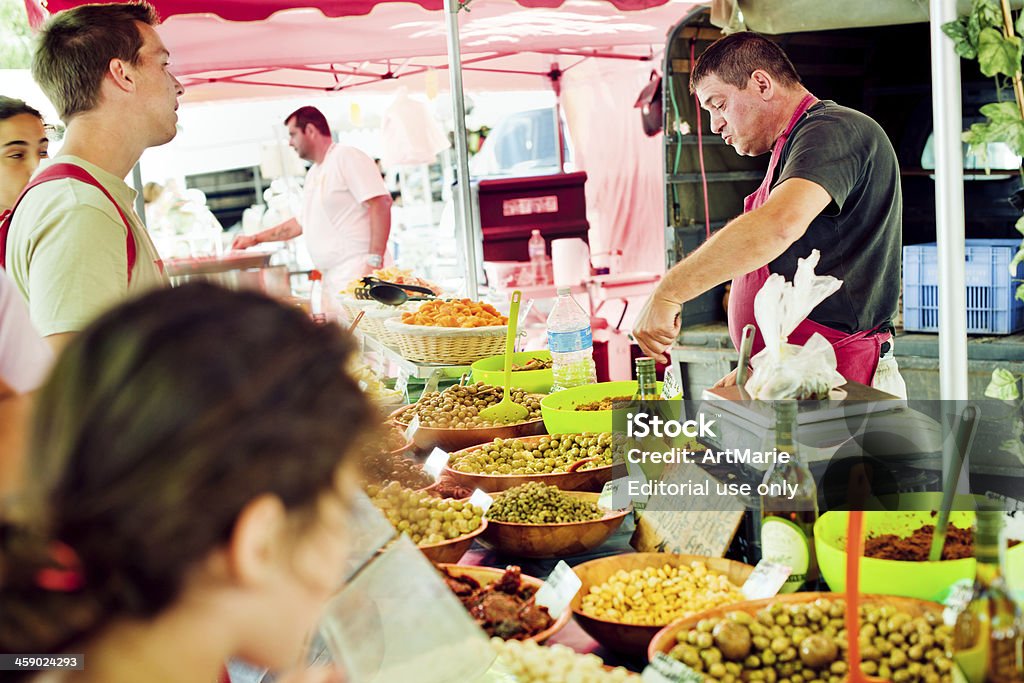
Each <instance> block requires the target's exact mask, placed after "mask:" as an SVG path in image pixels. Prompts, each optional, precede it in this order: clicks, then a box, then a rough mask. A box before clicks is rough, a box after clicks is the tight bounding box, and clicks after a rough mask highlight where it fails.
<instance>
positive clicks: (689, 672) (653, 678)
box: [640, 652, 704, 683]
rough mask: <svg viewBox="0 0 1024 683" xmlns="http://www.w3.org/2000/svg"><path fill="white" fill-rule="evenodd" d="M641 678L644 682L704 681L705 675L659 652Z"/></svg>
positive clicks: (682, 682) (686, 682)
mask: <svg viewBox="0 0 1024 683" xmlns="http://www.w3.org/2000/svg"><path fill="white" fill-rule="evenodd" d="M640 680H641V682H642V683H704V675H703V674H701V673H700V672H699V671H694V670H693V669H691V668H690V667H688V666H686V665H685V664H683V663H682V662H680V661H679V660H677V659H672V658H671V657H669V656H668V655H666V654H665V653H664V652H659V653H658V654H656V655H654V659H652V660H651V663H650V664H648V665H647V667H646V668H645V669H644V670H643V673H641V674H640Z"/></svg>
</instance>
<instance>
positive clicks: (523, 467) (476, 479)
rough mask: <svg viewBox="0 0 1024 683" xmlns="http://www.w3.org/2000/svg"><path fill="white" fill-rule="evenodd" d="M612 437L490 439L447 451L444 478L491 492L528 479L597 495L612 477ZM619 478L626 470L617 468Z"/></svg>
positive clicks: (582, 435)
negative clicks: (620, 473)
mask: <svg viewBox="0 0 1024 683" xmlns="http://www.w3.org/2000/svg"><path fill="white" fill-rule="evenodd" d="M613 467H614V464H613V459H612V435H611V433H608V432H605V433H583V434H561V435H555V436H547V435H542V436H527V437H519V438H513V439H509V438H495V439H493V440H491V441H490V443H485V444H478V445H475V446H471V447H470V448H464V449H462V450H460V451H457V452H455V453H452V455H451V458H450V459H449V460H448V466H447V467H446V468H445V476H447V477H450V478H451V479H453V480H455V481H457V482H459V483H460V484H462V485H463V486H465V487H467V488H469V489H480V490H481V491H487V492H488V493H492V492H495V491H505V490H506V489H510V488H512V487H514V486H520V485H522V484H525V483H527V482H530V481H535V482H540V483H542V484H551V485H553V486H557V487H558V488H560V489H562V490H563V491H591V492H600V491H601V488H602V487H603V486H604V485H605V483H607V482H608V481H611V479H612V478H613ZM619 469H622V470H623V472H622V474H623V475H624V474H625V471H624V470H625V466H624V465H620V467H619Z"/></svg>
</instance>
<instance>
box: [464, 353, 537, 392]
mask: <svg viewBox="0 0 1024 683" xmlns="http://www.w3.org/2000/svg"><path fill="white" fill-rule="evenodd" d="M531 358H536V359H539V360H550V359H551V352H549V351H520V352H519V353H513V354H512V363H513V364H516V363H526V362H527V361H529V360H530V359H531ZM471 368H472V370H473V381H474V382H483V383H484V384H491V385H493V386H496V387H500V386H504V384H505V354H501V355H500V356H490V357H488V358H484V359H483V360H478V361H477V362H475V363H473V365H472V366H471ZM553 381H554V379H553V377H552V374H551V370H519V371H518V372H517V371H515V370H513V371H512V384H511V386H513V387H519V388H520V389H525V390H526V391H528V392H530V393H531V394H546V393H548V392H549V391H551V383H552V382H553Z"/></svg>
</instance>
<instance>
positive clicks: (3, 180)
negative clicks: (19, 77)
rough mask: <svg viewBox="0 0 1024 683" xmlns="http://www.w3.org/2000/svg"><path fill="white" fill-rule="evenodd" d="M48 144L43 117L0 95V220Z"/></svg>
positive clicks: (37, 164) (41, 157)
mask: <svg viewBox="0 0 1024 683" xmlns="http://www.w3.org/2000/svg"><path fill="white" fill-rule="evenodd" d="M49 145H50V139H49V138H48V137H47V135H46V126H45V125H44V124H43V116H42V114H40V113H39V112H38V111H36V110H35V109H34V108H32V107H30V106H28V105H27V104H25V103H24V102H22V101H21V100H16V99H14V98H12V97H3V96H0V217H2V216H3V215H4V214H6V213H7V212H8V211H10V210H11V207H13V206H14V202H15V200H16V199H17V198H18V195H20V194H21V191H22V189H24V187H25V186H26V185H28V179H29V178H31V177H32V174H33V173H35V172H36V169H37V168H39V161H40V160H41V159H45V158H46V157H47V148H48V147H49Z"/></svg>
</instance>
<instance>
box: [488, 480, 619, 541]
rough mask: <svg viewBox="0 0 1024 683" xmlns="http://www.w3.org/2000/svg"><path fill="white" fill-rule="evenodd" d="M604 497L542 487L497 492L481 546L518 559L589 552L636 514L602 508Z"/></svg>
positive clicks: (527, 485)
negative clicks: (628, 517) (631, 515)
mask: <svg viewBox="0 0 1024 683" xmlns="http://www.w3.org/2000/svg"><path fill="white" fill-rule="evenodd" d="M600 497H601V494H599V493H588V492H583V491H561V490H559V489H558V488H556V487H554V486H548V485H545V484H541V483H538V482H527V483H525V484H522V485H520V486H516V487H514V488H511V489H508V490H506V491H502V492H501V493H496V494H495V495H494V504H493V505H491V507H490V509H489V510H487V512H486V513H485V514H484V517H485V518H486V519H487V529H486V530H485V531H484V533H483V534H482V535H481V537H480V542H481V543H482V544H483V545H489V546H491V547H492V548H494V549H495V550H500V551H502V552H504V553H508V554H509V555H514V556H516V557H533V558H537V557H539V558H546V559H547V558H550V559H554V558H559V557H569V556H571V555H579V554H580V553H585V552H587V551H588V550H593V549H594V548H597V547H598V546H600V545H601V544H602V543H604V542H605V541H607V540H608V537H609V536H611V535H612V534H613V533H615V531H616V530H617V529H618V528H619V526H621V525H622V520H623V519H625V518H626V515H628V514H629V512H630V510H629V508H626V509H623V510H606V509H604V508H602V507H599V506H598V504H597V501H598V498H600Z"/></svg>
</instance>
